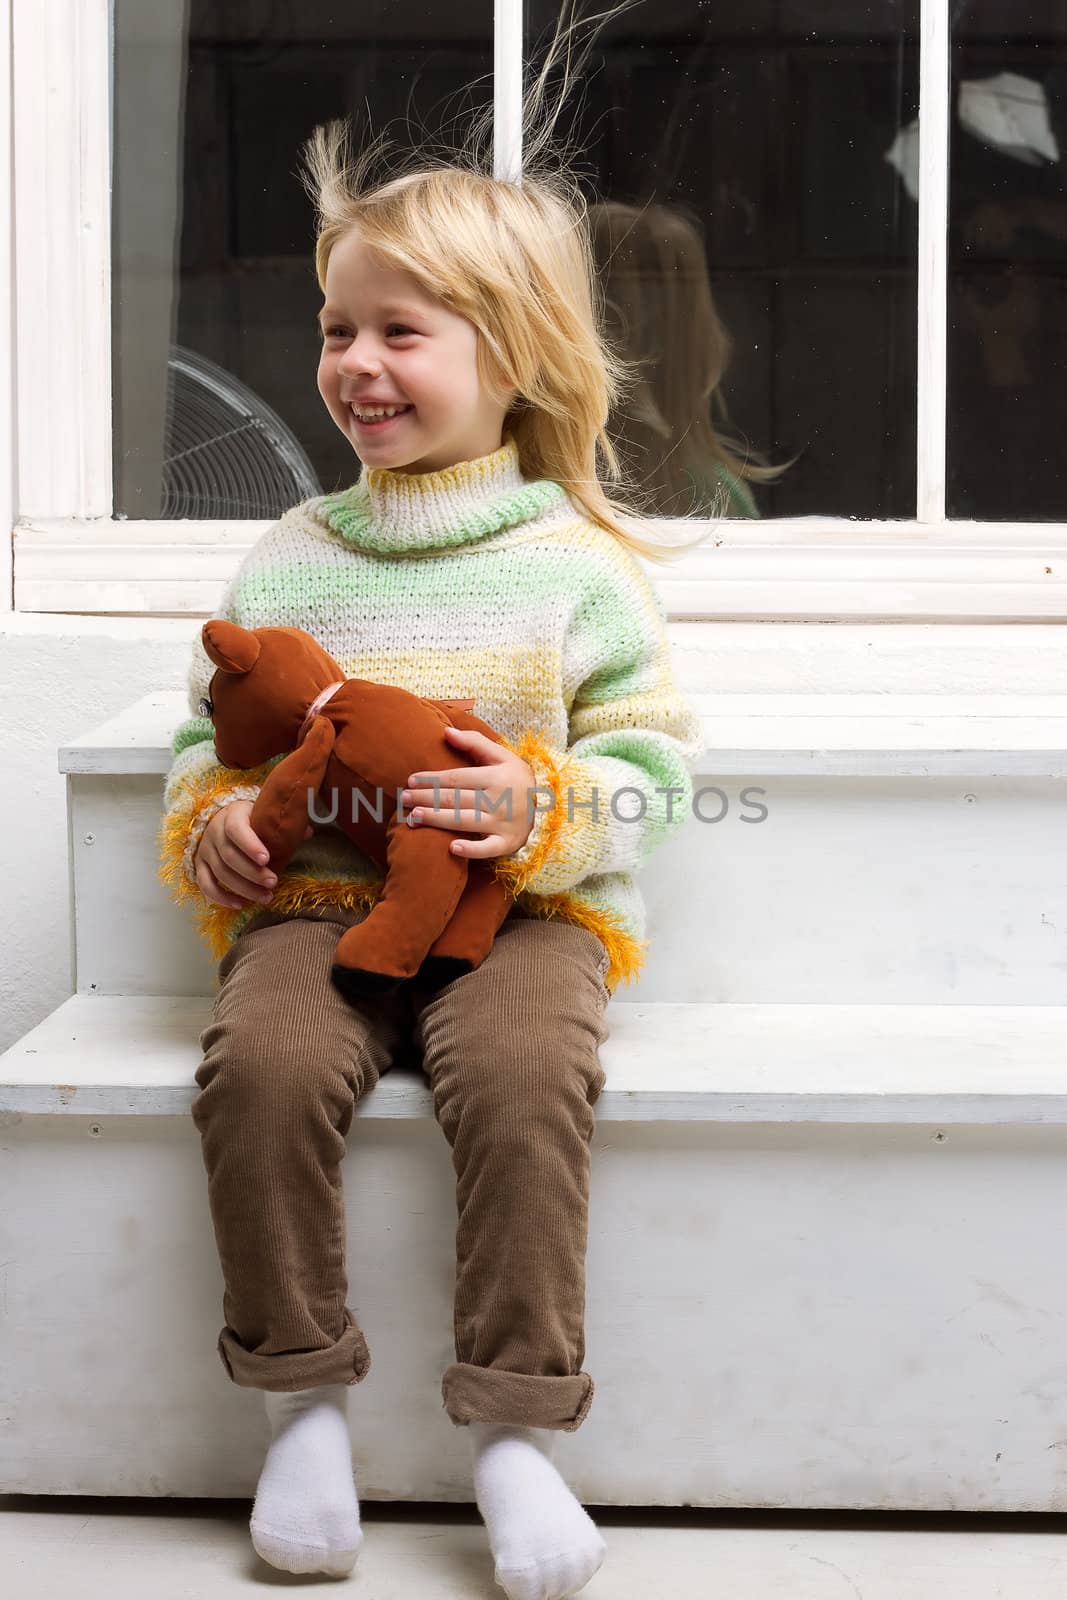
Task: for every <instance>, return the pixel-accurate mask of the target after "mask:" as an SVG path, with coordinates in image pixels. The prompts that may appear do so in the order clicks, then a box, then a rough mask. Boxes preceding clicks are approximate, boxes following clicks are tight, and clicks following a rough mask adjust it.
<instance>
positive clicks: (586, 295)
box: [297, 0, 708, 561]
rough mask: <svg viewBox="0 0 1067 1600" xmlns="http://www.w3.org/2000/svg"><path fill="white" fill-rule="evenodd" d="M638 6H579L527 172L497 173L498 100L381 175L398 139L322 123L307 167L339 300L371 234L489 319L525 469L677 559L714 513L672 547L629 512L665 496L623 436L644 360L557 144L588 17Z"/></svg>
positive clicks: (500, 397) (488, 375)
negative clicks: (436, 145)
mask: <svg viewBox="0 0 1067 1600" xmlns="http://www.w3.org/2000/svg"><path fill="white" fill-rule="evenodd" d="M638 3H640V0H622V3H621V4H619V5H615V6H613V7H611V8H610V9H609V10H608V11H606V12H602V13H600V14H599V16H596V17H592V18H588V19H583V20H582V21H579V22H571V23H570V24H568V25H567V26H566V27H564V26H563V23H564V18H565V16H566V14H567V10H568V6H569V7H570V9H571V10H572V11H573V5H574V0H563V3H562V5H561V8H560V13H559V18H558V21H557V24H556V31H555V35H554V37H553V39H552V42H551V45H550V48H549V50H548V53H547V56H546V58H545V61H544V64H543V66H542V68H541V71H540V73H539V75H538V76H537V77H536V79H534V80H533V81H532V82H530V83H528V84H527V85H526V87H525V88H524V92H523V100H522V119H521V127H522V146H523V155H522V171H521V174H520V175H519V176H518V177H515V178H511V177H497V176H496V175H495V173H494V167H493V155H492V140H493V125H494V113H493V106H492V104H491V103H489V104H487V105H486V106H484V107H483V109H482V110H481V111H480V112H478V113H476V114H475V116H474V118H473V121H472V123H471V127H470V131H469V134H468V136H467V139H466V140H465V141H461V142H460V144H459V146H458V147H457V148H449V149H448V151H447V152H446V153H445V154H438V153H436V152H435V151H434V150H433V149H432V148H430V147H429V145H428V144H423V145H421V146H420V147H418V148H416V149H414V150H407V151H402V152H400V154H399V156H398V157H397V158H396V159H395V160H394V161H392V162H391V163H390V166H389V168H388V171H387V172H386V173H385V174H384V175H382V176H380V177H379V178H376V177H375V174H374V169H375V163H376V161H377V160H378V158H379V156H381V155H383V154H384V150H385V146H386V144H387V143H388V141H385V139H384V134H382V135H379V136H378V138H376V139H375V140H374V141H372V142H371V143H370V144H369V145H368V146H366V147H365V148H364V149H362V150H360V151H358V152H355V153H354V152H353V150H352V145H351V132H350V128H349V124H348V120H347V119H344V118H342V119H336V120H333V121H331V122H328V123H326V124H325V125H320V126H318V127H316V128H315V129H314V131H313V133H312V135H311V137H310V138H309V139H308V140H307V142H306V143H305V145H304V146H303V148H302V151H301V157H302V163H301V168H300V170H299V172H298V174H297V175H298V176H299V177H300V179H301V180H302V182H303V184H304V187H305V189H306V191H307V193H308V195H309V197H310V199H311V201H312V203H313V205H314V207H315V274H316V277H317V279H318V283H319V287H320V289H321V290H322V291H323V293H325V283H326V265H327V262H328V261H329V258H330V252H331V251H332V249H333V247H334V245H335V244H336V243H337V242H338V240H340V239H342V238H344V237H345V236H346V234H348V232H349V231H350V230H351V229H356V230H357V231H358V234H359V237H360V239H361V240H362V242H363V243H364V244H365V245H366V246H367V247H368V249H370V250H371V251H372V252H373V253H374V255H375V257H376V258H377V259H379V260H380V261H381V262H382V263H383V265H385V266H387V267H391V268H393V269H395V270H398V271H402V272H407V273H410V274H411V276H412V277H414V278H415V279H416V281H417V282H418V283H419V285H420V287H421V288H422V289H423V290H424V292H425V293H427V294H428V295H430V296H431V297H433V298H435V299H437V300H439V301H440V302H441V303H442V304H443V305H445V306H446V307H447V308H448V309H449V310H451V311H453V312H455V313H457V314H458V315H460V316H462V317H465V318H467V320H468V321H469V322H471V323H472V324H473V325H474V327H475V329H476V330H477V333H478V335H479V337H478V340H477V356H476V361H477V372H478V379H479V382H480V384H481V385H482V389H483V392H484V393H486V394H488V395H490V396H491V397H492V398H494V399H495V400H496V401H497V402H498V403H499V404H500V405H502V406H508V410H507V413H506V415H505V418H504V423H503V430H502V431H503V433H504V434H505V435H510V436H511V437H512V438H513V439H514V441H515V444H516V446H517V448H518V456H519V467H520V471H521V472H522V475H523V477H524V478H526V479H536V478H549V479H551V480H553V481H554V482H556V483H558V484H560V485H561V486H562V487H563V488H564V489H565V490H566V491H567V493H568V494H569V495H570V497H571V498H572V500H573V501H574V502H575V503H576V504H578V505H580V506H581V507H582V509H583V510H584V511H585V512H586V514H587V515H588V517H589V518H590V519H591V521H593V522H594V523H597V524H598V525H599V526H600V527H602V528H604V529H605V530H607V531H608V532H609V533H612V534H614V535H615V536H616V537H617V538H618V539H619V540H620V541H621V542H622V543H623V544H624V545H626V546H627V547H628V548H629V549H630V550H631V551H633V552H635V553H636V554H640V555H642V556H645V557H646V558H648V559H650V560H653V561H666V560H671V559H673V558H674V557H676V556H680V555H683V554H684V553H685V551H686V550H688V549H690V548H692V547H694V546H695V545H698V544H700V543H702V542H703V541H704V539H706V537H707V533H708V529H707V526H706V521H705V519H704V518H702V519H701V521H702V524H703V525H702V526H701V528H700V529H699V530H698V532H697V534H696V535H695V536H693V537H691V538H685V539H683V540H682V541H678V542H675V543H673V544H667V543H666V542H665V541H664V542H658V541H657V542H651V541H647V540H645V539H643V538H641V537H640V536H639V535H638V534H637V533H635V532H633V531H631V530H630V529H628V528H626V527H625V526H623V524H622V521H621V520H620V519H621V518H623V517H630V518H635V517H636V518H644V517H645V516H646V508H647V505H648V502H649V499H650V495H649V493H648V491H647V490H643V489H642V488H641V487H640V486H639V485H638V484H637V483H636V482H635V481H633V480H632V479H631V478H630V476H629V473H628V470H627V468H626V467H625V466H624V464H623V462H622V461H621V460H620V457H619V456H618V454H617V453H616V450H615V448H614V445H613V444H612V441H611V439H610V437H609V435H608V431H607V424H608V419H609V417H610V416H611V415H612V413H617V412H618V411H619V410H620V409H621V407H622V404H623V402H624V400H625V397H626V395H627V394H628V393H629V391H630V390H631V389H632V388H633V387H634V385H635V384H636V383H637V382H638V380H639V374H640V367H641V362H640V361H634V360H630V359H628V358H627V357H626V356H625V355H624V354H623V351H622V348H621V346H619V345H616V344H615V343H614V342H613V340H612V339H611V338H610V337H609V335H608V333H607V331H606V327H605V304H604V294H603V288H602V285H601V282H600V277H599V273H598V265H597V259H596V254H595V250H594V244H593V237H592V229H591V223H590V216H589V208H588V206H587V204H586V202H585V199H584V197H583V195H582V192H581V186H580V180H579V177H578V175H577V174H576V172H575V171H574V170H572V167H571V163H570V158H569V153H568V151H567V150H566V149H565V148H564V147H562V146H558V145H557V144H556V142H555V140H554V137H553V130H554V127H555V122H556V119H557V118H558V116H559V114H560V111H561V110H562V108H563V105H564V102H565V101H566V99H567V97H568V93H569V86H570V84H571V80H572V78H574V77H576V76H577V74H578V73H579V72H580V69H581V67H582V65H583V64H584V62H585V60H586V57H587V55H588V53H589V50H590V49H591V47H592V43H593V40H594V39H595V37H596V34H597V33H598V32H599V31H600V29H599V28H597V29H594V31H593V33H592V35H591V36H590V38H589V39H588V41H587V42H586V43H585V44H584V45H583V47H582V49H581V50H580V52H579V55H578V59H577V61H576V63H575V65H574V66H573V67H572V66H571V40H572V37H573V36H574V34H575V33H576V32H577V31H578V29H579V28H580V27H581V26H583V25H584V24H585V23H589V24H592V23H595V22H597V21H600V20H601V19H603V20H604V21H606V20H608V19H610V18H611V17H613V16H615V15H617V14H619V13H621V12H623V11H627V10H629V9H630V8H631V7H632V6H633V5H634V4H638ZM564 44H565V45H566V62H565V73H564V81H563V85H562V88H561V89H560V92H559V94H558V96H557V98H556V101H555V105H554V107H552V106H546V84H547V79H548V76H549V74H550V72H551V70H552V68H553V67H554V66H555V64H556V60H557V58H558V56H559V54H560V52H561V49H562V48H563V46H564ZM383 141H384V142H383ZM509 400H510V403H509ZM599 461H602V462H603V469H602V471H600V470H598V462H599ZM602 480H606V481H607V482H608V483H610V484H613V485H614V484H621V485H622V489H623V493H622V495H614V494H610V495H609V493H608V491H607V489H606V488H605V486H604V481H602ZM677 520H681V521H683V522H685V521H687V520H688V519H686V518H684V517H683V518H680V519H677Z"/></svg>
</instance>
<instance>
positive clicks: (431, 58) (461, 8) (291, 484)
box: [113, 0, 493, 518]
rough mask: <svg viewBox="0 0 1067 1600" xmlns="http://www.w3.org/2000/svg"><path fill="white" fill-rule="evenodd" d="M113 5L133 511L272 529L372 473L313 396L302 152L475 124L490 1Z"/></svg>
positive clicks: (125, 443) (118, 444) (123, 495)
mask: <svg viewBox="0 0 1067 1600" xmlns="http://www.w3.org/2000/svg"><path fill="white" fill-rule="evenodd" d="M114 3H115V9H114V28H115V68H114V135H115V136H114V163H113V202H114V224H113V290H114V294H113V306H114V311H113V336H114V343H113V348H114V364H113V367H114V384H113V387H114V472H115V512H116V515H119V516H129V517H145V518H155V517H198V518H199V517H202V518H215V517H219V518H223V517H234V518H244V517H268V516H275V515H278V514H280V512H281V511H283V510H285V509H286V508H287V507H288V506H290V505H293V504H295V503H296V502H297V501H299V500H301V499H303V498H306V497H307V496H308V495H311V494H314V493H317V492H319V490H320V489H321V490H323V491H326V490H331V489H334V488H339V487H342V486H343V485H345V484H348V483H351V482H352V481H353V479H354V478H355V477H357V476H358V473H359V462H358V460H357V459H356V457H355V456H354V455H353V453H352V450H351V447H350V446H348V445H346V444H345V441H344V439H343V438H342V437H341V435H340V433H339V432H338V430H337V428H336V427H335V426H334V424H333V422H332V421H331V420H330V416H329V413H328V412H327V410H326V407H325V406H324V405H323V403H322V399H321V397H320V395H319V393H318V389H317V387H316V369H317V366H318V360H319V341H318V337H317V334H316V332H315V328H314V319H315V317H316V315H317V313H318V310H319V307H320V305H321V303H322V297H321V295H320V294H319V290H318V286H317V284H316V281H315V271H314V260H313V248H314V236H313V221H314V219H313V215H312V208H311V205H310V202H309V201H308V198H307V196H306V194H305V192H304V189H303V186H302V184H301V182H300V179H299V177H298V176H297V175H296V174H297V167H298V163H299V158H300V147H301V146H302V144H303V143H304V141H305V140H306V139H307V137H308V136H309V135H310V133H311V131H312V129H313V128H314V127H315V125H316V124H317V123H321V122H326V121H327V120H328V119H329V118H331V117H336V116H345V115H348V116H350V117H351V118H352V127H353V133H354V135H355V136H356V138H357V139H360V138H366V137H373V136H374V135H376V134H378V133H380V132H382V131H384V132H385V133H386V134H387V135H388V137H389V139H390V140H391V143H392V148H393V149H394V150H402V149H404V148H405V147H406V146H407V144H408V142H409V140H414V142H416V143H418V142H421V140H422V139H425V138H428V139H430V140H431V141H434V140H440V139H447V138H448V127H449V121H450V119H452V118H455V117H457V116H458V115H460V113H462V114H463V121H462V122H461V126H465V125H466V124H465V118H466V114H467V111H468V109H469V110H474V109H476V108H479V109H480V108H481V106H483V105H484V104H485V102H486V101H491V99H492V93H493V81H492V67H493V47H492V21H493V7H492V0H419V4H418V5H412V4H400V3H397V0H363V3H361V4H359V5H353V4H345V5H338V4H336V3H335V0H190V3H189V4H187V5H185V6H181V5H178V6H174V5H165V4H163V3H162V0H154V3H146V0H114Z"/></svg>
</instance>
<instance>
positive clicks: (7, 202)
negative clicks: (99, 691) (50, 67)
mask: <svg viewBox="0 0 1067 1600" xmlns="http://www.w3.org/2000/svg"><path fill="white" fill-rule="evenodd" d="M11 61H12V57H11V6H10V5H3V6H0V83H2V84H3V85H4V86H5V89H6V87H7V86H8V85H9V84H10V83H11V77H12V71H11ZM13 179H14V171H13V152H12V148H11V117H10V114H8V113H6V112H5V114H4V115H3V116H0V542H2V548H0V614H2V613H9V612H10V611H11V610H12V607H13V606H14V603H15V567H14V544H13V542H12V539H11V530H12V528H13V527H14V526H15V513H16V504H15V463H16V457H17V451H18V444H17V441H16V438H15V417H16V412H15V279H14V265H15V212H14V205H15V193H14V182H13Z"/></svg>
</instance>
